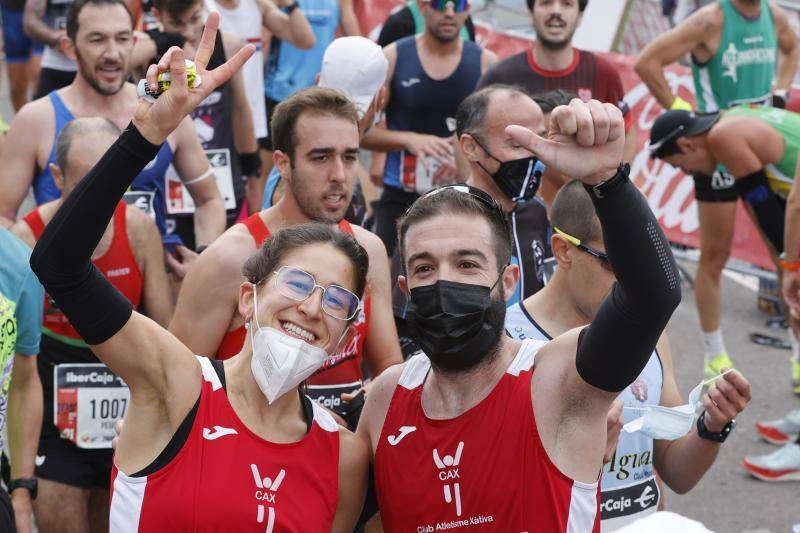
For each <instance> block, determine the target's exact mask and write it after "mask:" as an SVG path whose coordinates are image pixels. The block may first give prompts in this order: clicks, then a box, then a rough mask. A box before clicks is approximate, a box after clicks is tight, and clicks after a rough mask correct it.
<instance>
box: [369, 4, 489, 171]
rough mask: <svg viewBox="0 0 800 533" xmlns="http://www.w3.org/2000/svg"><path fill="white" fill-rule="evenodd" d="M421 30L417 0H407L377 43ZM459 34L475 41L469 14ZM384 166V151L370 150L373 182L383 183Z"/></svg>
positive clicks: (386, 43) (383, 44) (383, 28)
mask: <svg viewBox="0 0 800 533" xmlns="http://www.w3.org/2000/svg"><path fill="white" fill-rule="evenodd" d="M423 31H425V17H423V16H422V12H421V11H420V9H419V5H417V0H407V1H406V2H405V4H401V5H399V6H398V8H396V9H394V10H392V12H391V13H390V14H389V17H388V18H387V19H386V22H384V23H383V26H381V32H380V34H379V35H378V44H379V45H380V46H381V47H383V48H386V47H387V46H389V45H390V44H392V43H393V42H395V41H398V40H400V39H402V38H403V37H409V36H411V35H420V34H421V33H422V32H423ZM460 36H461V39H463V40H464V41H472V42H475V24H474V23H473V22H472V16H471V15H467V20H466V21H465V22H464V26H462V28H461V32H460ZM384 127H385V125H384ZM385 167H386V153H385V152H372V159H371V160H370V165H369V175H370V178H371V179H372V181H373V182H374V183H375V184H377V185H381V184H382V183H383V170H384V168H385Z"/></svg>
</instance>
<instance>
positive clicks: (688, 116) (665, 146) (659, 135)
mask: <svg viewBox="0 0 800 533" xmlns="http://www.w3.org/2000/svg"><path fill="white" fill-rule="evenodd" d="M718 120H719V113H694V112H692V111H684V110H681V109H675V110H673V111H667V112H665V113H663V114H662V115H661V116H660V117H658V118H657V119H656V121H655V122H654V123H653V127H652V128H651V129H650V144H649V145H648V149H649V150H650V157H658V158H663V157H667V156H670V155H672V154H675V153H678V152H679V150H678V146H677V141H678V139H680V138H681V137H694V136H695V135H700V134H701V133H704V132H706V131H708V130H710V129H711V126H713V125H714V124H716V122H717V121H718Z"/></svg>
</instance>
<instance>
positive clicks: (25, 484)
mask: <svg viewBox="0 0 800 533" xmlns="http://www.w3.org/2000/svg"><path fill="white" fill-rule="evenodd" d="M16 489H28V492H30V494H31V500H35V499H36V496H37V495H38V494H39V480H38V479H37V478H35V477H21V478H18V479H12V480H11V482H10V483H9V484H8V493H9V494H11V493H12V492H14V491H15V490H16Z"/></svg>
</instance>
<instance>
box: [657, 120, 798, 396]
mask: <svg viewBox="0 0 800 533" xmlns="http://www.w3.org/2000/svg"><path fill="white" fill-rule="evenodd" d="M798 150H800V115H798V114H796V113H792V112H789V111H785V110H783V109H775V108H771V107H766V106H757V105H741V106H737V107H734V108H732V109H730V110H729V111H723V112H722V113H709V114H696V113H692V112H689V111H683V110H673V111H667V112H666V113H664V114H662V115H661V116H660V117H658V119H656V121H655V123H653V128H652V129H651V131H650V153H651V156H652V157H657V158H659V159H663V160H664V161H666V162H667V163H669V164H670V165H672V166H674V167H678V168H680V169H681V170H683V171H684V172H686V173H695V172H711V171H713V170H714V169H715V168H717V167H718V166H722V167H724V168H725V169H726V170H727V171H728V172H729V173H730V174H731V175H732V176H733V178H734V179H735V190H736V191H737V193H738V195H739V196H740V197H741V198H742V200H743V201H744V202H745V203H747V205H748V206H749V207H750V208H751V210H752V212H753V214H754V216H755V219H756V221H757V222H758V225H759V226H760V227H761V230H762V232H763V234H764V236H765V237H766V240H767V245H768V246H769V247H770V248H771V250H773V251H774V252H777V253H781V252H783V251H784V250H785V251H786V254H787V256H788V257H789V259H791V260H792V261H794V262H797V263H798V268H796V269H794V270H790V269H788V268H787V267H786V264H787V263H785V261H786V258H784V260H783V261H780V265H781V266H782V267H783V269H784V273H783V276H784V277H783V281H784V283H786V282H787V281H788V280H789V279H794V278H795V277H797V281H798V286H799V287H800V262H798V261H799V260H798V259H797V256H798V253H800V215H798V212H800V194H798V193H795V192H794V190H795V187H794V182H795V176H796V175H797V173H798V166H797V163H798ZM784 228H785V234H784ZM784 286H785V285H784ZM794 300H797V298H796V297H794ZM787 302H789V303H790V305H791V301H790V300H789V299H788V298H787ZM797 307H798V311H800V304H798V306H797ZM798 317H800V313H798V314H797V316H795V317H793V319H792V331H793V334H794V335H795V338H797V333H798V322H797V320H796V318H798ZM796 351H797V350H796V349H795V352H796ZM796 355H797V354H796V353H795V354H794V357H793V358H792V379H793V387H794V392H795V393H797V394H800V362H798V360H797V357H796Z"/></svg>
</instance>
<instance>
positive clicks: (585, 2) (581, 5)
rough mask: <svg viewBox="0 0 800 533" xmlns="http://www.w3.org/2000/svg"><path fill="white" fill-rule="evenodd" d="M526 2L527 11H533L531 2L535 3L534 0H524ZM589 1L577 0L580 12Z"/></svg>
mask: <svg viewBox="0 0 800 533" xmlns="http://www.w3.org/2000/svg"><path fill="white" fill-rule="evenodd" d="M525 1H526V2H527V3H528V11H533V4H535V3H536V0H525ZM588 3H589V0H578V9H579V10H580V12H581V13H583V10H584V9H586V5H587V4H588Z"/></svg>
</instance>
